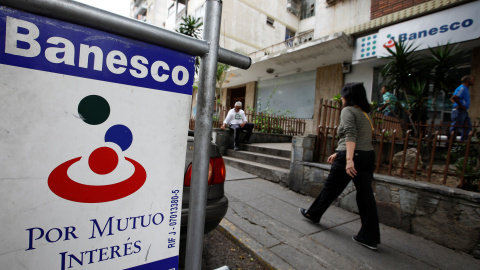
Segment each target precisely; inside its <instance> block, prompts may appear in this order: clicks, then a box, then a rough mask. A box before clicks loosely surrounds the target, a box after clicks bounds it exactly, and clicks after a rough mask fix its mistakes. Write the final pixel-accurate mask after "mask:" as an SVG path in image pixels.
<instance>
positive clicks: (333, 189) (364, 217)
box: [307, 151, 380, 244]
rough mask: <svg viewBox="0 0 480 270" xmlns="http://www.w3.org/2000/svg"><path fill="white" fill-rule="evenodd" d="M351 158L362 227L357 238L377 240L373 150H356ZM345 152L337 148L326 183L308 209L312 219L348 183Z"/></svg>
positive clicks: (322, 211) (371, 241)
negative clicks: (355, 172)
mask: <svg viewBox="0 0 480 270" xmlns="http://www.w3.org/2000/svg"><path fill="white" fill-rule="evenodd" d="M353 162H354V164H355V170H356V171H357V176H355V178H353V183H354V184H355V188H356V189H357V205H358V211H359V212H360V219H361V222H362V227H361V228H360V231H359V232H358V234H357V238H358V239H359V240H360V241H362V242H366V243H370V244H380V228H379V223H378V213H377V203H376V201H375V197H374V195H373V190H372V179H373V170H374V167H375V152H374V151H355V153H354V157H353ZM345 166H346V152H345V151H339V152H337V157H336V158H335V160H334V161H333V164H332V167H331V169H330V173H329V174H328V177H327V181H326V182H325V186H324V188H323V190H322V192H321V193H320V195H318V197H317V198H316V199H315V201H314V202H313V203H312V205H311V206H310V208H309V209H308V211H307V213H308V214H309V215H310V216H311V217H313V219H315V220H320V219H321V218H322V216H323V214H324V213H325V211H327V209H328V207H329V206H330V204H332V202H333V201H334V200H335V199H336V198H337V197H338V196H339V195H340V194H341V193H342V191H343V190H344V189H345V187H347V185H348V183H349V182H350V180H352V178H351V177H350V176H349V175H348V174H347V172H346V170H345Z"/></svg>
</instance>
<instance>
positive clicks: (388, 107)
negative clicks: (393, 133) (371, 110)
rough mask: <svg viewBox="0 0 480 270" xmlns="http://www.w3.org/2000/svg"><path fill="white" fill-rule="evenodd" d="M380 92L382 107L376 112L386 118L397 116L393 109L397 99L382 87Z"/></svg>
mask: <svg viewBox="0 0 480 270" xmlns="http://www.w3.org/2000/svg"><path fill="white" fill-rule="evenodd" d="M380 92H381V93H382V95H383V96H382V97H383V106H382V107H380V108H378V110H379V111H381V112H383V113H384V115H386V116H397V111H396V108H395V105H396V104H397V97H396V96H395V95H394V94H392V93H390V92H389V91H388V89H387V88H386V87H385V86H384V87H382V89H381V90H380Z"/></svg>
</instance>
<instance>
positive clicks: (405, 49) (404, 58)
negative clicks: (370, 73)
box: [381, 41, 421, 101]
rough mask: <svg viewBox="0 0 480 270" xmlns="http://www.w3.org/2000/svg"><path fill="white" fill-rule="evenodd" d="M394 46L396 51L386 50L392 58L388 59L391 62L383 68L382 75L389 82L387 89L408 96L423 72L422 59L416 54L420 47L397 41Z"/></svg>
mask: <svg viewBox="0 0 480 270" xmlns="http://www.w3.org/2000/svg"><path fill="white" fill-rule="evenodd" d="M394 44H395V50H392V49H391V48H386V49H387V51H388V52H389V53H390V56H388V57H386V59H387V60H388V61H389V62H388V63H387V64H386V65H385V66H384V67H383V69H382V70H381V74H382V76H383V77H384V78H385V79H386V81H387V88H389V89H397V90H398V91H400V92H402V93H404V94H405V95H407V96H408V95H409V94H410V91H409V90H410V85H411V84H412V81H414V80H415V78H416V77H417V76H418V73H419V72H420V70H421V59H420V58H419V54H418V52H416V49H417V48H418V46H416V47H414V43H411V44H408V43H407V42H404V41H399V42H396V41H395V42H394ZM407 101H408V98H407Z"/></svg>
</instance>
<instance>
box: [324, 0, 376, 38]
mask: <svg viewBox="0 0 480 270" xmlns="http://www.w3.org/2000/svg"><path fill="white" fill-rule="evenodd" d="M370 6H371V1H368V0H348V1H339V2H338V3H337V4H335V5H332V6H329V5H328V4H327V3H326V1H317V2H316V7H315V18H316V20H315V39H317V38H320V37H323V36H326V35H328V34H331V33H336V32H340V31H343V30H344V29H346V28H349V27H352V26H355V25H359V24H362V23H366V22H369V21H370Z"/></svg>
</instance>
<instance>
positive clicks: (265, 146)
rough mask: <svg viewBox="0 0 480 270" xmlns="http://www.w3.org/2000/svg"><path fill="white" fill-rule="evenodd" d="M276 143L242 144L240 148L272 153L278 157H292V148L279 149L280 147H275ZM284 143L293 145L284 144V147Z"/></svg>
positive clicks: (260, 152)
mask: <svg viewBox="0 0 480 270" xmlns="http://www.w3.org/2000/svg"><path fill="white" fill-rule="evenodd" d="M276 145H279V144H275V143H271V144H269V143H262V144H240V147H239V148H240V150H245V151H248V152H254V153H259V154H264V155H271V156H276V157H283V158H288V159H290V155H291V152H292V151H291V150H285V149H278V147H275V146H276ZM284 145H291V144H290V143H288V144H285V143H283V144H282V147H283V148H285V147H284Z"/></svg>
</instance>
